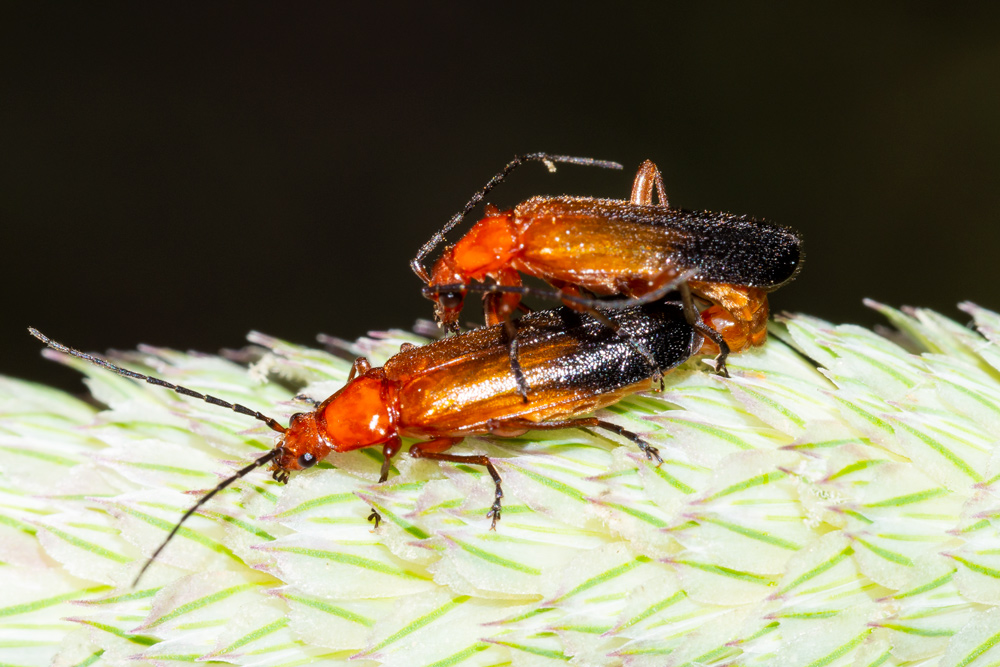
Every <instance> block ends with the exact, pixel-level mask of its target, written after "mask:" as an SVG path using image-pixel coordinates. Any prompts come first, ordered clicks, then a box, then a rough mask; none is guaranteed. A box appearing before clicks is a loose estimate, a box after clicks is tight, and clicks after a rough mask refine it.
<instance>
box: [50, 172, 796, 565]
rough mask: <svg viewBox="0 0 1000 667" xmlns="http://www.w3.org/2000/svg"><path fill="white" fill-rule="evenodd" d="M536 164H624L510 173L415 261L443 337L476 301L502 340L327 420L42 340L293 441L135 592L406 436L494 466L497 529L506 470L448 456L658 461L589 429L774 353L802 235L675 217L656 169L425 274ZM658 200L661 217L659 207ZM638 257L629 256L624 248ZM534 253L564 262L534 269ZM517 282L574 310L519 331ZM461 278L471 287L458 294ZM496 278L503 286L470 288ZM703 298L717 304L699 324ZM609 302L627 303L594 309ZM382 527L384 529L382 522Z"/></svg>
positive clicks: (361, 380)
mask: <svg viewBox="0 0 1000 667" xmlns="http://www.w3.org/2000/svg"><path fill="white" fill-rule="evenodd" d="M530 160H542V161H546V162H576V163H583V164H596V165H598V166H615V165H613V163H599V162H597V161H593V160H585V159H579V158H566V157H563V156H549V155H545V154H534V155H530V156H525V157H522V158H518V159H516V160H515V161H514V162H511V163H510V164H509V165H508V166H507V168H506V169H505V170H504V171H503V172H501V174H499V175H498V176H497V177H495V178H494V179H492V180H491V181H490V183H489V184H487V186H486V187H485V188H484V189H483V190H481V191H480V193H477V195H476V196H474V197H473V199H472V200H471V201H470V202H469V204H467V205H466V207H465V210H464V211H463V212H462V213H460V214H458V215H457V216H455V217H454V218H452V220H451V222H450V223H449V225H447V226H446V227H445V229H444V230H442V231H441V232H439V233H438V234H436V235H435V237H434V238H433V239H431V241H430V242H429V243H428V244H427V245H425V246H424V247H423V248H422V249H421V251H420V254H418V256H417V258H416V259H415V260H414V268H415V269H416V270H417V272H418V275H421V277H422V278H424V280H425V282H427V283H428V289H427V290H426V293H427V294H428V295H430V296H432V297H435V298H436V305H437V313H438V317H439V319H440V320H441V321H442V322H443V323H444V324H446V325H448V326H453V324H454V322H455V320H456V318H457V316H458V311H459V310H460V309H461V305H462V304H461V300H462V298H463V297H464V294H465V292H467V291H481V292H483V293H484V294H485V297H486V299H485V300H486V306H487V318H488V320H489V322H490V324H491V326H489V327H485V328H482V329H477V330H474V331H471V332H468V333H464V334H460V335H458V336H454V337H450V338H446V339H443V340H440V341H437V342H435V343H432V344H430V345H427V346H424V347H416V346H412V345H404V346H403V348H402V349H401V350H400V352H399V353H398V354H397V355H395V356H393V357H392V358H391V359H389V360H388V361H387V362H386V363H385V365H383V366H381V367H372V366H371V364H370V363H369V362H368V361H367V360H366V359H364V358H360V359H358V360H356V361H355V363H354V365H353V367H352V369H351V373H350V375H349V377H348V382H347V384H346V385H345V386H344V387H343V388H342V389H340V390H339V391H337V392H336V393H334V394H333V395H332V396H330V397H329V398H327V399H326V400H324V401H322V402H320V403H318V404H317V405H316V406H315V409H314V410H312V411H310V412H304V413H299V414H295V415H293V416H292V417H291V419H290V421H289V425H288V426H287V427H285V426H283V425H281V424H280V423H279V422H278V421H277V420H275V419H272V418H270V417H267V416H266V415H264V414H262V413H260V412H258V411H256V410H253V409H251V408H247V407H245V406H242V405H239V404H232V403H228V402H226V401H223V400H221V399H218V398H215V397H212V396H206V395H204V394H201V393H198V392H195V391H192V390H190V389H187V388H184V387H180V386H176V385H173V384H171V383H168V382H165V381H163V380H159V379H157V378H153V377H149V376H146V375H142V374H140V373H136V372H134V371H130V370H128V369H124V368H121V367H119V366H116V365H114V364H112V363H110V362H108V361H105V360H104V359H101V358H99V357H95V356H93V355H89V354H86V353H83V352H80V351H78V350H74V349H72V348H69V347H66V346H64V345H62V344H60V343H57V342H55V341H53V340H51V339H49V338H47V337H46V336H44V335H43V334H41V333H40V332H38V331H37V330H34V329H31V330H30V332H31V333H32V335H34V336H35V337H37V338H39V339H40V340H41V341H43V342H44V343H46V344H47V345H49V346H50V347H52V348H54V349H56V350H58V351H60V352H63V353H66V354H70V355H73V356H76V357H79V358H82V359H85V360H88V361H90V362H92V363H94V364H97V365H99V366H101V367H104V368H106V369H108V370H111V371H114V372H116V373H118V374H120V375H124V376H126V377H131V378H134V379H137V380H143V381H146V382H148V383H150V384H154V385H157V386H162V387H166V388H168V389H172V390H174V391H176V392H178V393H181V394H183V395H187V396H191V397H193V398H198V399H202V400H205V401H207V402H209V403H212V404H215V405H219V406H221V407H224V408H228V409H232V410H235V411H236V412H239V413H241V414H245V415H248V416H250V417H253V418H255V419H257V420H260V421H262V422H264V423H265V424H267V426H268V427H270V428H271V429H272V430H274V431H276V432H277V433H279V436H278V438H277V442H276V444H275V446H274V448H273V449H271V450H270V451H268V452H267V453H266V454H264V455H263V456H261V457H259V458H257V459H256V460H255V461H253V462H252V463H250V464H249V465H247V466H246V467H244V468H242V469H240V470H238V471H237V472H236V473H234V474H233V475H232V476H230V477H228V478H226V479H225V480H223V481H222V482H221V483H220V484H219V485H218V486H216V487H215V488H214V489H212V490H211V491H209V492H207V493H206V494H204V495H203V496H202V497H201V498H200V499H199V500H198V502H197V503H196V504H195V505H194V506H193V507H192V508H191V509H189V510H188V511H187V512H186V513H185V514H184V515H183V516H182V517H181V519H180V520H179V521H178V522H177V524H176V525H175V526H174V528H173V530H172V531H171V532H170V533H169V534H168V536H167V537H166V539H165V540H164V541H163V542H162V543H161V545H160V546H159V547H158V548H157V549H156V550H155V551H154V553H153V554H151V556H150V558H149V560H148V561H147V562H146V564H145V565H144V566H143V568H142V569H141V570H140V571H139V573H138V575H137V577H136V582H137V581H138V579H139V577H141V576H142V574H143V572H145V570H146V568H148V567H149V565H150V564H151V563H152V562H153V560H154V559H155V558H156V556H157V555H158V554H159V552H160V551H161V550H162V549H163V548H164V547H165V546H166V544H167V543H168V542H169V541H170V539H171V538H172V537H173V536H174V535H175V534H176V533H177V531H178V530H179V528H180V526H181V524H183V522H184V521H185V520H186V519H187V518H188V517H189V516H191V515H192V514H193V513H194V512H195V511H196V510H197V509H198V508H199V507H201V506H202V505H204V504H205V503H206V502H207V501H208V500H209V499H211V498H212V497H213V496H214V495H215V494H217V493H218V492H220V491H221V490H223V489H224V488H226V487H228V486H229V485H230V484H232V483H233V482H235V481H236V480H238V479H240V478H241V477H243V476H245V475H246V474H248V473H249V472H250V471H252V470H254V469H256V468H258V467H261V466H264V465H268V464H270V466H271V470H272V476H273V477H274V479H276V480H278V481H281V482H287V481H288V479H289V475H290V473H291V472H292V471H295V470H300V469H302V468H308V467H310V466H312V465H314V464H315V463H316V462H318V461H319V460H320V459H322V458H323V457H325V456H326V455H327V454H329V453H330V452H331V451H336V452H346V451H351V450H354V449H359V448H363V447H369V446H379V445H381V446H382V451H383V457H384V458H383V464H382V469H381V475H380V481H385V480H386V478H387V477H388V474H389V470H390V465H391V460H392V457H393V456H394V455H395V454H396V453H397V452H398V451H399V450H400V448H401V447H402V440H401V438H404V437H407V438H415V439H417V440H420V441H421V442H418V443H416V444H414V445H412V446H411V448H410V450H409V451H410V454H411V455H412V456H415V457H419V458H427V459H434V460H440V461H449V462H456V463H467V464H476V465H483V466H485V467H486V469H487V470H488V471H489V473H490V475H491V477H492V478H493V480H494V483H495V485H496V495H495V501H494V503H493V506H492V508H491V509H490V511H489V514H488V516H490V517H492V520H493V523H492V525H493V526H495V525H496V522H497V520H498V519H499V518H500V512H501V509H502V508H501V498H502V497H503V493H502V490H501V479H500V475H499V474H498V472H497V470H496V468H495V467H494V466H493V464H492V462H491V461H490V460H489V459H488V458H487V457H485V456H481V455H459V454H450V453H447V450H448V449H450V448H451V447H452V446H453V445H454V444H456V443H458V442H460V441H461V440H462V439H463V438H464V437H465V436H468V435H477V434H492V435H496V436H499V437H515V436H519V435H521V434H523V433H525V432H527V431H529V430H540V429H563V428H578V427H590V428H597V429H601V430H604V431H608V432H611V433H614V434H616V435H619V436H621V437H624V438H626V439H628V440H630V441H632V442H634V443H635V444H636V445H638V446H639V448H640V450H641V451H643V452H644V453H645V455H646V457H647V458H648V459H650V460H657V461H660V457H659V453H658V452H657V450H656V448H655V447H652V446H651V445H650V444H649V443H647V442H646V441H645V440H643V439H642V438H641V437H640V436H639V435H638V434H635V433H632V432H631V431H628V430H625V429H623V428H621V427H620V426H617V425H615V424H613V423H611V422H608V421H604V420H601V419H598V418H596V417H586V416H584V415H587V414H589V413H592V412H593V411H595V410H597V409H600V408H602V407H605V406H608V405H610V404H612V403H614V402H616V401H618V400H620V399H622V398H624V397H625V396H628V395H630V394H632V393H635V392H639V391H645V390H647V389H649V387H650V381H651V380H655V379H657V378H658V377H660V376H661V375H662V373H664V372H666V371H668V370H670V369H671V368H674V367H675V366H677V365H678V364H680V363H682V362H684V361H685V360H687V359H688V358H689V357H690V356H691V355H692V354H695V353H697V352H698V351H699V350H703V348H704V347H705V341H706V339H707V340H710V341H713V343H714V344H715V345H716V346H717V347H718V349H719V352H720V354H719V360H718V361H719V365H720V366H721V368H720V370H721V369H722V368H724V365H723V364H724V359H725V355H726V353H727V351H728V350H727V347H731V348H732V349H742V348H743V347H746V346H748V345H752V344H756V343H758V342H760V341H761V340H762V338H763V335H764V325H765V323H766V313H767V302H766V296H765V292H766V291H768V290H770V289H773V288H774V287H777V286H778V285H780V284H782V283H784V282H787V281H788V280H790V279H791V277H792V276H793V275H794V273H795V272H796V271H797V269H798V266H799V265H800V262H801V242H800V240H799V238H798V237H797V236H796V235H795V234H794V233H793V232H790V231H788V230H785V229H783V228H779V227H776V226H774V225H770V224H767V223H761V222H759V221H755V220H752V219H749V218H741V217H735V216H729V215H728V214H714V213H692V212H688V211H681V210H676V209H671V208H669V206H667V204H666V197H665V194H664V192H663V184H662V180H661V178H660V176H659V172H658V171H656V168H655V166H653V165H652V163H649V162H647V163H646V164H644V165H643V167H642V168H641V169H640V171H639V174H638V175H637V177H636V182H635V186H634V188H633V196H632V202H624V201H616V200H600V199H588V198H576V197H555V198H537V197H536V198H533V199H531V200H528V201H527V202H525V203H524V204H521V205H519V206H518V207H516V208H515V209H513V211H509V212H506V213H500V212H499V211H498V210H497V209H495V208H488V209H487V215H486V218H484V220H482V221H480V223H478V224H477V225H476V226H475V227H474V228H473V230H472V231H470V232H469V234H467V235H466V237H464V238H463V239H462V240H461V241H459V243H458V244H456V245H455V246H452V247H451V248H449V249H448V250H446V252H445V254H444V256H443V257H442V259H441V260H439V262H438V263H437V265H436V266H435V269H434V272H433V273H432V274H428V273H427V271H426V270H425V269H424V267H423V265H422V263H421V262H422V260H423V259H424V258H425V257H426V256H427V254H429V252H431V251H432V250H433V248H434V247H435V246H436V245H437V244H438V243H440V242H441V239H443V235H444V233H446V232H447V231H448V230H449V229H450V228H451V227H453V226H454V225H455V224H457V223H458V222H460V221H461V219H462V218H463V217H464V216H465V215H466V214H467V213H468V212H469V211H470V210H471V209H472V208H473V207H474V206H475V205H476V204H477V203H478V202H479V201H480V200H481V199H482V198H483V197H484V196H485V195H486V194H487V193H488V192H489V191H490V190H491V189H492V187H493V186H495V185H496V184H497V183H499V182H500V181H501V180H502V179H503V178H504V177H505V176H506V174H508V173H509V172H510V171H511V170H512V169H513V168H515V167H516V166H517V165H519V164H521V163H523V162H525V161H530ZM654 186H655V188H656V189H657V191H658V194H659V201H660V203H659V204H658V205H653V204H652V201H651V199H652V189H653V187H654ZM699 225H701V226H702V227H703V228H704V229H703V230H702V231H699ZM704 230H710V231H711V232H717V233H718V234H719V235H720V238H718V239H714V238H705V234H707V232H705V231H704ZM584 232H586V233H584ZM616 234H617V235H618V236H617V237H616V236H615V235H616ZM634 234H639V235H644V236H643V237H642V238H643V239H644V240H643V241H642V242H637V241H635V240H634V239H632V238H631V236H632V235H634ZM590 235H592V236H590ZM623 236H624V237H628V238H623ZM531 239H536V240H537V239H543V240H544V239H550V240H551V242H552V245H551V246H544V245H541V244H540V243H537V242H534V243H529V242H528V241H529V240H531ZM567 239H570V240H567ZM755 239H756V240H758V241H760V243H759V245H760V248H759V249H757V250H755V249H754V248H753V247H752V242H753V241H754V240H755ZM626 245H627V246H630V247H629V248H621V247H620V246H626ZM498 248H499V249H500V250H501V251H502V252H499V251H498ZM545 248H549V250H545ZM540 249H541V250H540ZM581 249H590V252H589V253H585V252H581V251H580V250H581ZM644 249H645V250H644ZM491 252H492V253H493V256H492V258H490V257H487V260H486V261H485V262H480V263H479V265H478V268H477V267H473V269H474V270H471V271H470V270H469V266H470V264H475V262H470V257H471V258H473V259H474V258H476V257H479V256H488V255H489V253H491ZM532 253H535V255H540V256H548V257H554V258H556V259H558V261H553V262H550V263H549V264H545V263H544V262H532V261H530V258H531V257H533V256H534V255H532ZM560 253H561V254H560ZM644 253H645V254H644ZM601 256H603V257H605V258H606V261H605V260H602V259H601ZM650 256H652V257H653V258H654V260H655V261H652V260H650V259H649V258H650ZM574 258H575V259H576V260H577V262H576V264H575V266H576V270H575V272H574V270H573V268H574V267H573V264H574V262H573V261H572V260H573V259H574ZM727 258H728V259H730V260H733V261H736V260H740V261H745V265H744V269H743V270H741V269H740V266H727ZM656 262H661V264H660V266H657V265H656ZM601 266H604V267H605V268H604V269H603V270H602V269H601ZM559 267H562V269H560V268H559ZM529 269H530V270H529ZM560 270H561V271H562V272H561V273H560ZM517 271H523V272H526V273H532V274H533V275H537V276H539V277H542V278H545V279H546V280H548V281H549V282H550V283H551V284H553V286H554V287H555V288H556V289H555V290H554V291H552V292H549V293H548V295H549V296H554V297H556V298H558V299H560V300H561V301H563V303H564V304H565V306H564V307H563V308H560V309H558V310H554V311H540V312H536V313H531V314H528V315H526V316H524V317H522V318H521V319H520V320H519V321H518V323H517V324H516V325H514V324H513V323H512V322H511V321H510V314H511V313H512V312H513V310H514V309H516V308H519V307H520V305H521V304H520V297H521V296H522V295H524V294H528V293H531V292H532V290H529V289H528V288H525V287H523V286H521V285H520V281H519V276H518V275H517V273H516V272H517ZM615 271H617V273H615ZM456 277H457V278H458V281H457V282H448V281H449V280H453V279H454V278H456ZM482 279H492V280H494V281H496V282H495V284H490V283H481V282H475V283H473V282H470V281H479V280H482ZM671 291H677V292H679V293H680V295H681V297H682V302H680V303H678V302H676V301H665V300H662V297H663V296H664V295H665V294H667V293H668V292H671ZM692 292H693V293H694V294H696V295H698V296H700V297H703V298H706V299H708V300H709V301H712V304H713V305H711V306H709V308H708V309H706V311H705V312H704V313H702V314H699V313H698V311H697V310H696V309H695V307H694V305H693V301H692V298H691V293H692ZM544 293H545V292H543V294H544ZM588 293H589V294H588ZM606 294H617V295H619V298H617V299H612V300H610V301H608V300H602V299H599V298H596V296H601V295H606ZM592 295H596V296H592ZM713 309H714V310H713ZM761 311H763V313H764V315H763V319H760V316H759V315H758V313H760V312H761ZM370 518H373V519H374V520H375V524H376V526H377V525H378V520H379V516H378V514H377V513H376V512H375V511H374V510H373V511H372V516H371V517H370Z"/></svg>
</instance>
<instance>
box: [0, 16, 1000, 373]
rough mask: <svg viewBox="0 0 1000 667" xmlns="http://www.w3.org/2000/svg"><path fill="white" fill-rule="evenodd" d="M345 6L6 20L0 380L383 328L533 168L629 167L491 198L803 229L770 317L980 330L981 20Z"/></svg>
mask: <svg viewBox="0 0 1000 667" xmlns="http://www.w3.org/2000/svg"><path fill="white" fill-rule="evenodd" d="M344 4H346V3H344ZM358 4H361V3H358ZM370 4H371V6H369V3H365V6H364V7H363V8H359V7H348V6H340V5H337V6H330V5H326V4H322V5H320V4H304V3H295V4H294V5H292V4H288V5H287V6H286V5H282V6H277V5H266V6H264V5H259V4H252V3H245V2H239V3H211V4H206V5H203V4H201V3H198V4H192V5H190V6H186V7H185V6H181V5H172V7H173V9H172V10H168V9H165V8H162V7H160V6H159V4H158V5H157V6H152V4H151V3H144V4H141V5H138V4H110V3H103V4H100V5H92V4H88V5H86V6H84V5H82V4H77V5H69V6H63V5H55V4H45V3H39V2H25V3H4V4H3V5H2V6H0V74H2V79H0V81H2V91H0V184H2V194H0V219H2V237H0V239H2V249H3V255H2V264H0V266H2V268H0V271H2V275H0V278H2V283H0V284H2V288H0V289H2V290H3V291H2V294H3V304H2V306H3V308H2V312H3V317H2V320H0V338H2V341H0V343H2V349H3V350H4V352H3V361H2V364H0V372H2V373H6V374H11V375H17V376H21V377H27V378H32V379H38V380H42V381H46V382H55V383H58V384H60V385H62V386H68V387H79V384H78V382H77V380H76V379H75V374H74V373H72V372H70V371H68V370H66V369H62V368H60V367H58V366H57V365H55V364H52V363H49V362H46V361H44V360H42V359H41V358H40V357H39V355H38V350H39V347H40V346H39V344H38V343H37V342H35V341H34V340H32V339H30V338H29V337H28V336H27V334H26V333H25V327H26V326H27V325H29V324H30V325H33V326H36V327H38V328H40V329H42V330H43V331H45V332H47V333H49V334H50V335H52V336H53V337H56V338H59V339H62V340H64V341H65V342H67V343H69V344H71V345H75V346H78V347H82V348H85V349H91V350H104V349H107V348H111V347H118V348H133V347H134V346H135V345H136V344H137V343H140V342H145V343H151V344H156V345H164V346H170V347H176V348H182V349H188V348H191V349H199V350H205V351H215V350H218V349H220V348H223V347H239V346H240V345H241V344H242V343H243V340H244V339H243V336H244V335H245V334H246V332H247V331H248V330H250V329H259V330H262V331H265V332H268V333H271V334H274V335H277V336H281V337H284V338H287V339H290V340H292V341H296V342H299V343H310V342H312V341H313V340H314V335H315V334H316V333H318V332H326V333H330V334H335V335H339V336H342V337H355V336H358V335H360V334H363V333H364V332H365V331H367V330H369V329H384V328H388V327H408V326H409V325H410V324H411V323H412V322H413V320H414V319H415V318H417V317H421V316H422V317H428V316H429V315H430V313H431V309H430V303H429V302H427V301H425V300H424V299H423V298H422V297H421V296H420V294H419V287H420V283H419V281H418V280H417V279H416V277H414V276H413V275H412V274H411V273H410V270H409V267H408V263H409V260H410V258H411V257H412V256H413V254H414V253H415V251H416V249H417V248H418V247H419V246H420V244H421V243H422V242H423V241H425V240H426V239H427V238H429V237H430V235H431V234H432V233H433V231H434V230H435V229H437V228H438V227H439V226H440V225H441V224H443V223H444V221H445V220H447V219H448V217H449V216H450V215H451V214H452V213H454V212H455V211H457V210H458V209H459V208H461V206H462V204H463V203H464V202H465V200H466V199H467V198H468V197H469V195H471V194H472V192H473V191H474V190H475V189H476V188H478V187H480V186H481V185H482V184H483V183H484V182H485V181H486V180H487V179H488V178H489V177H490V176H491V175H492V174H493V173H495V172H496V171H497V170H498V169H499V168H500V167H501V166H502V165H503V164H504V163H505V162H506V161H507V160H508V159H509V158H510V157H511V156H513V155H514V154H515V153H520V152H527V151H539V150H545V151H550V152H561V153H570V154H578V155H586V156H593V157H599V158H606V159H614V160H618V161H620V162H622V163H624V164H625V165H626V171H625V172H624V173H621V172H604V171H599V170H588V169H584V168H581V167H573V166H566V167H563V168H561V169H560V170H559V172H558V173H557V174H555V175H549V174H547V173H546V172H545V170H544V169H543V168H542V167H540V166H538V165H532V166H528V167H525V168H523V169H522V170H521V171H520V172H519V173H517V174H516V175H515V176H514V177H513V178H512V179H511V180H510V182H509V183H508V184H506V185H504V186H503V187H502V188H501V189H499V190H497V191H496V192H495V193H494V195H493V196H492V197H491V198H490V199H491V201H493V202H494V203H497V204H499V205H501V206H509V205H513V204H515V203H516V202H518V201H520V200H521V199H523V198H525V197H527V196H529V195H531V194H561V193H572V194H590V195H600V196H613V197H627V196H628V193H629V188H630V185H631V179H632V175H633V173H632V172H634V170H635V168H636V167H637V165H638V164H639V162H641V160H643V159H644V158H647V157H648V158H652V159H654V160H655V161H656V162H657V163H658V164H659V166H660V167H661V168H662V169H663V171H664V175H665V179H666V184H667V190H668V193H669V195H670V200H671V202H672V203H673V204H675V205H678V206H682V207H685V208H694V209H719V210H728V211H733V212H738V213H748V214H752V215H755V216H757V217H764V218H768V219H770V220H773V221H775V222H779V223H782V224H786V225H790V226H793V227H796V228H798V229H799V230H801V231H802V233H803V234H804V236H805V238H806V243H807V251H808V261H807V262H806V266H805V269H804V271H803V272H802V273H801V274H800V277H799V278H798V280H797V281H796V282H795V283H793V284H792V285H790V286H788V287H786V288H784V289H782V290H781V291H780V292H777V293H775V294H774V296H773V297H772V307H773V309H774V310H776V311H780V310H794V311H803V312H808V313H811V314H814V315H817V316H821V317H824V318H827V319H830V320H833V321H835V322H858V323H863V324H872V323H875V322H877V321H878V319H879V318H878V317H877V316H876V315H875V314H874V313H872V312H870V311H868V310H867V309H866V308H864V307H863V305H862V303H861V299H862V298H863V297H872V298H875V299H878V300H881V301H884V302H886V303H889V304H892V305H903V304H911V305H920V306H929V307H933V308H936V309H940V310H942V311H944V312H945V313H947V314H949V315H951V316H953V317H956V318H957V319H959V320H960V321H965V320H966V319H967V318H966V317H965V316H964V315H962V314H961V313H959V312H958V311H957V310H956V309H955V308H954V305H955V303H957V302H958V301H960V300H964V299H971V300H974V301H977V302H979V303H980V304H982V305H984V306H987V307H991V308H994V309H997V308H1000V294H998V292H997V289H996V278H997V275H998V272H997V265H996V262H995V260H994V257H995V254H996V252H997V245H998V244H997V240H998V234H1000V232H998V228H997V224H996V220H997V217H998V211H1000V187H998V185H1000V178H998V177H1000V20H998V18H1000V12H998V11H997V8H996V7H997V6H996V5H995V4H993V5H988V4H985V3H984V4H982V5H980V6H978V7H976V6H969V5H965V6H953V5H949V4H946V3H941V4H940V5H930V4H925V5H916V4H909V3H906V4H904V3H879V4H877V5H875V4H874V3H857V4H845V3H825V4H818V3H785V4H767V5H752V6H751V5H749V4H743V3H732V4H727V3H684V4H685V5H693V6H673V5H668V4H664V5H660V4H657V5H646V6H642V5H623V3H614V4H611V3H609V4H607V5H606V6H605V8H604V9H603V10H601V11H591V10H588V9H584V7H583V5H581V4H578V3H567V4H562V5H554V4H552V5H550V4H546V5H544V6H541V3H526V4H524V5H520V6H516V5H508V4H507V3H503V6H501V5H500V4H499V3H493V4H490V5H489V6H487V5H485V4H477V5H476V6H472V5H471V3H454V4H416V3H414V4H398V5H392V4H386V3H370ZM470 317H471V315H470Z"/></svg>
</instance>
